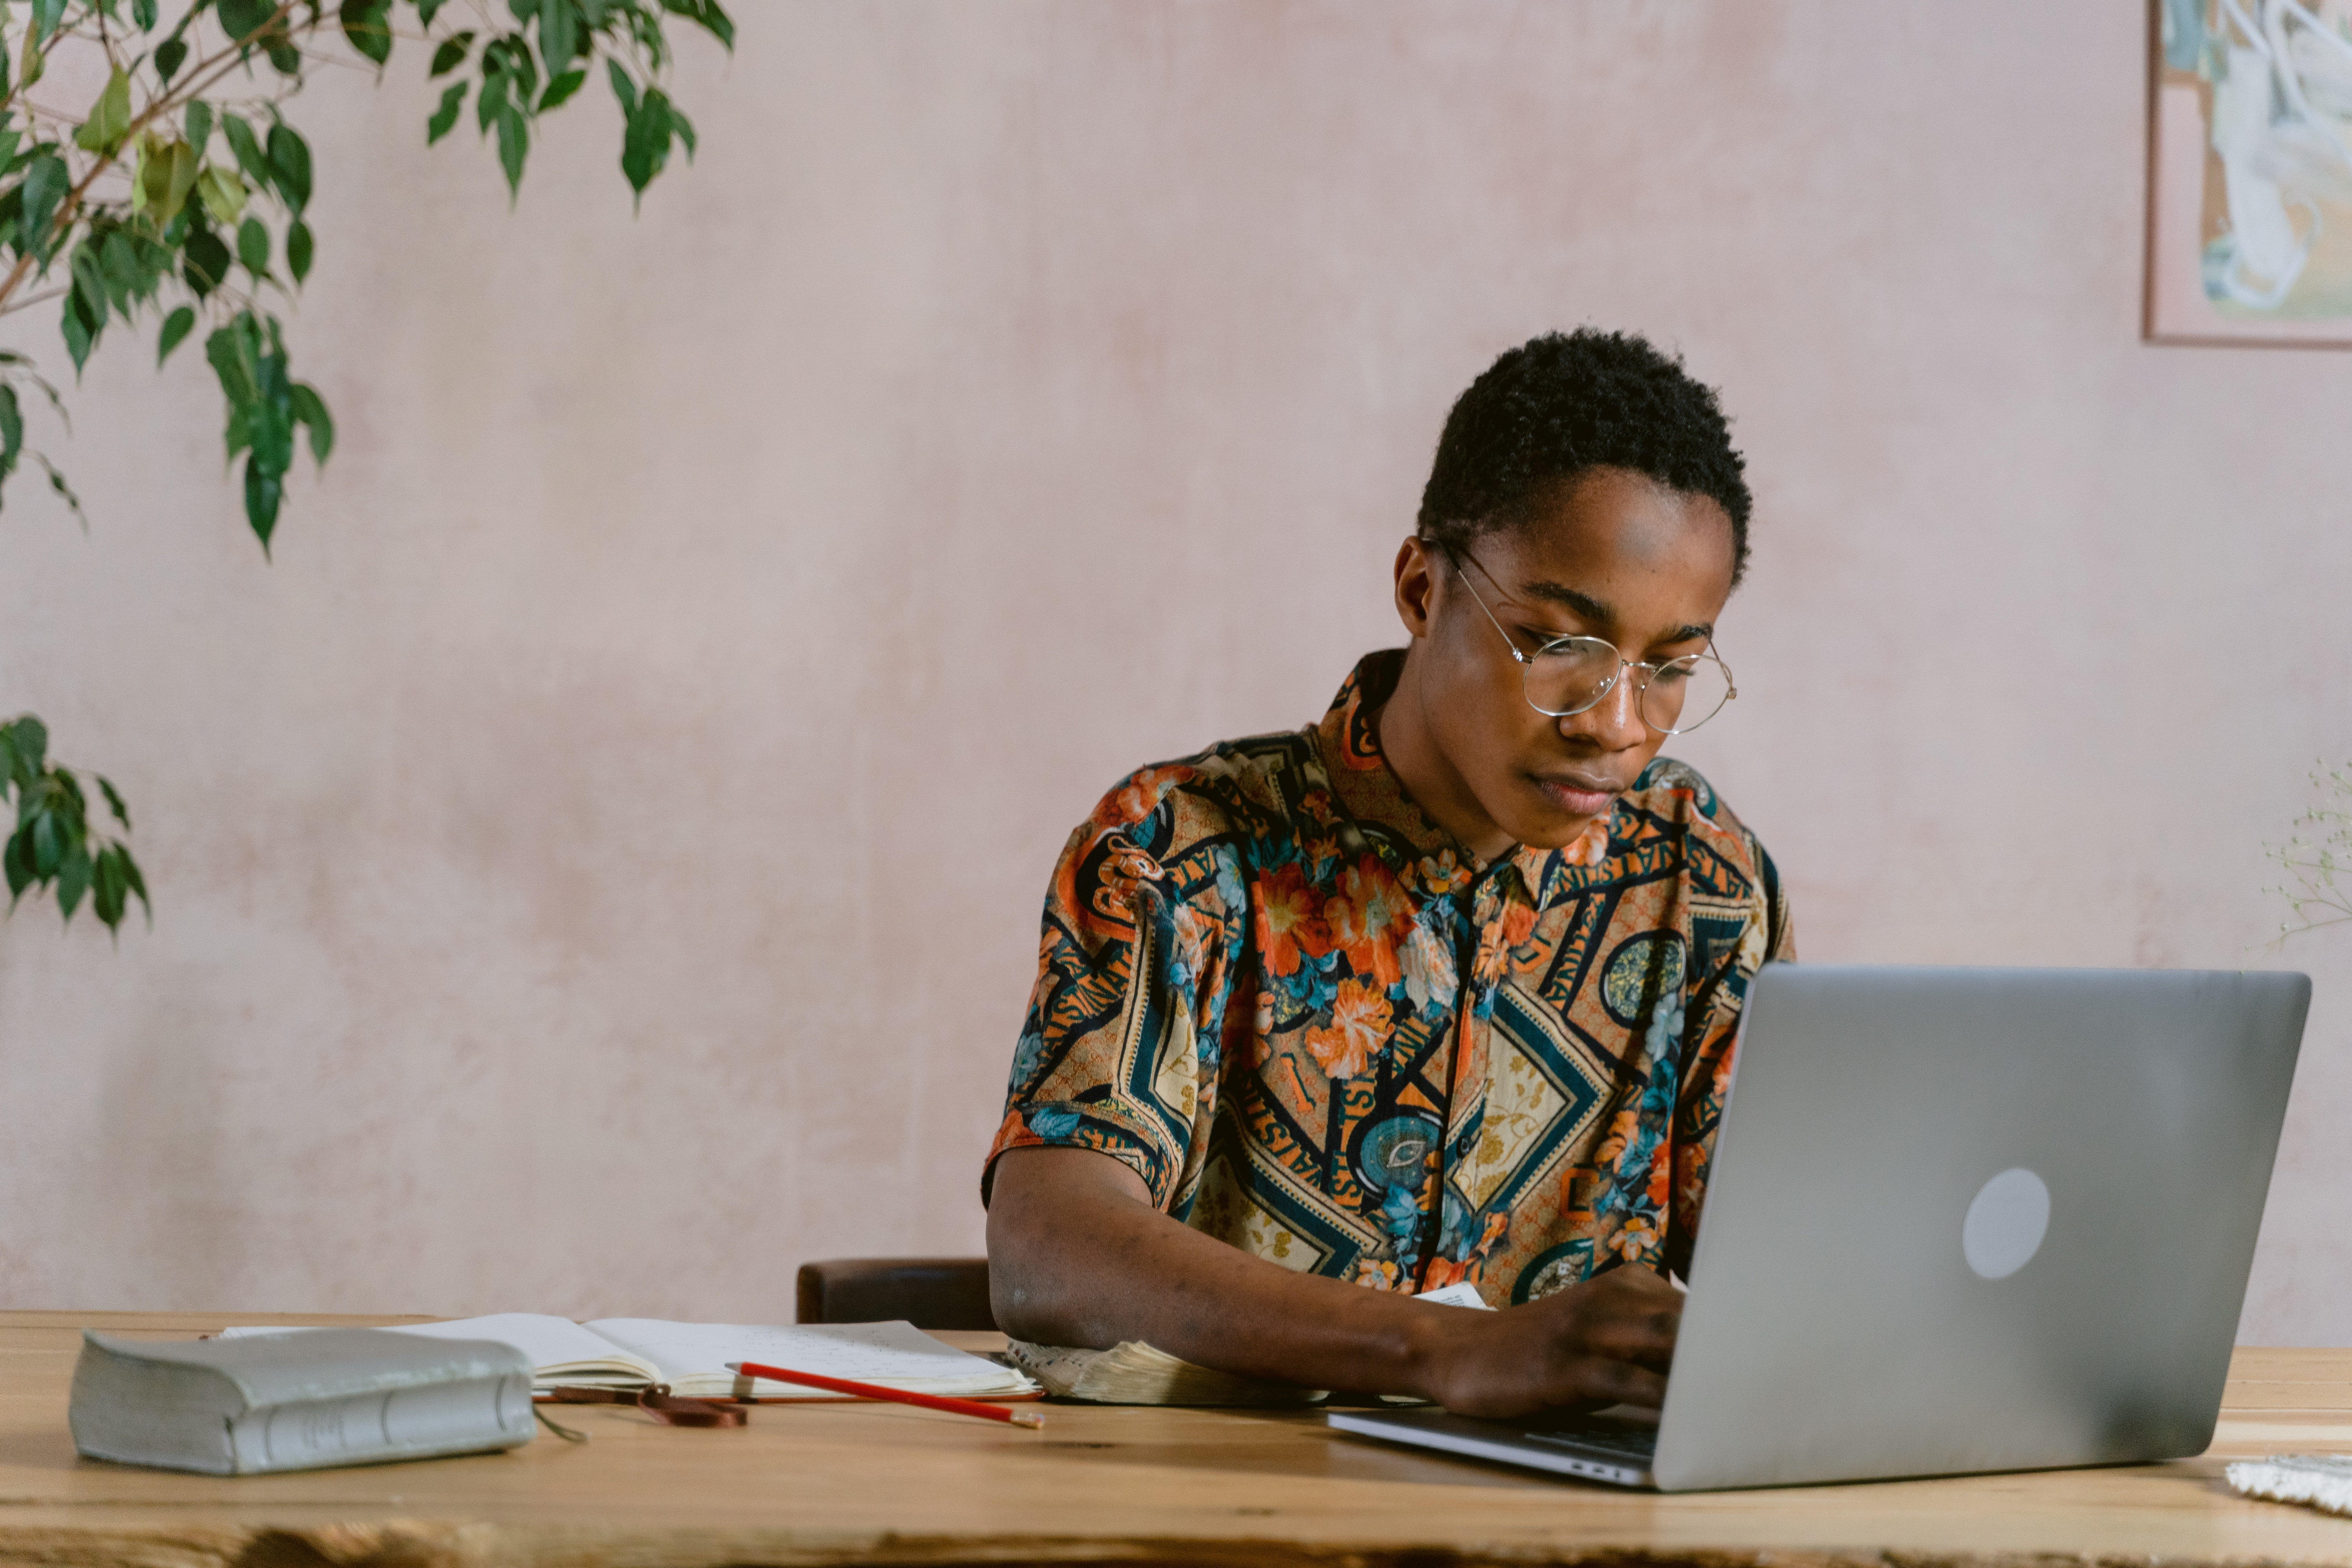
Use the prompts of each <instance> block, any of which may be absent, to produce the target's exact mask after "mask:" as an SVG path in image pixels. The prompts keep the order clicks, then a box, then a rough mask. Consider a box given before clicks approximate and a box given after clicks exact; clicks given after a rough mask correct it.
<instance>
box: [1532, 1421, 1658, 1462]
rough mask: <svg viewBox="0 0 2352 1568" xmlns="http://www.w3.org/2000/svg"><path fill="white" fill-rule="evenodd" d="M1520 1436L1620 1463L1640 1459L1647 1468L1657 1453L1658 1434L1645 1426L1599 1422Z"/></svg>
mask: <svg viewBox="0 0 2352 1568" xmlns="http://www.w3.org/2000/svg"><path fill="white" fill-rule="evenodd" d="M1520 1436H1523V1437H1525V1438H1526V1439H1527V1440H1528V1442H1530V1443H1549V1444H1552V1445H1554V1446H1556V1447H1562V1448H1578V1449H1581V1450H1582V1451H1583V1452H1585V1453H1588V1454H1593V1453H1599V1454H1606V1455H1608V1456H1609V1457H1610V1458H1617V1459H1637V1460H1639V1461H1641V1462H1642V1463H1643V1464H1644V1465H1646V1464H1648V1463H1649V1462H1650V1460H1651V1458H1652V1457H1653V1456H1654V1455H1655V1454H1656V1453H1657V1451H1658V1434H1657V1433H1656V1432H1655V1431H1654V1430H1653V1429H1652V1428H1649V1427H1646V1426H1602V1425H1601V1424H1599V1423H1598V1422H1596V1423H1594V1424H1593V1425H1592V1426H1571V1427H1567V1428H1564V1429H1563V1428H1557V1427H1556V1428H1554V1429H1553V1430H1551V1431H1549V1432H1523V1433H1521V1434H1520Z"/></svg>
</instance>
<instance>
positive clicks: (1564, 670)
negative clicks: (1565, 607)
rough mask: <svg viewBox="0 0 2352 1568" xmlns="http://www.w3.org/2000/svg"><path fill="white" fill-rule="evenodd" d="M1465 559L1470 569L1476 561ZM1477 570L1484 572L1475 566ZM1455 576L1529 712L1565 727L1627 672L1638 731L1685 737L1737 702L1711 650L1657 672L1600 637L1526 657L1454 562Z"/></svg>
mask: <svg viewBox="0 0 2352 1568" xmlns="http://www.w3.org/2000/svg"><path fill="white" fill-rule="evenodd" d="M1466 553H1467V552H1465V554H1466ZM1449 558H1450V557H1449ZM1470 559H1471V561H1472V562H1473V563H1475V562H1476V557H1475V556H1472V557H1470ZM1478 570H1479V571H1481V572H1485V571H1486V567H1485V566H1483V565H1481V566H1479V567H1478ZM1454 574H1455V575H1456V576H1458V577H1460V578H1461V579H1462V585H1463V586H1464V587H1465V588H1468V589H1469V590H1470V596H1471V597H1472V598H1474V599H1476V600H1477V601H1478V607H1479V608H1480V609H1481V610H1486V619H1487V621H1488V622H1489V623H1490V624H1491V625H1492V626H1494V628H1495V631H1496V635H1498V636H1499V637H1502V639H1503V646H1504V647H1507V648H1509V649H1510V650H1511V658H1512V659H1513V660H1514V661H1516V662H1517V665H1518V667H1519V679H1520V681H1521V683H1522V684H1523V686H1524V687H1525V689H1526V692H1527V699H1528V707H1530V708H1532V709H1534V710H1536V711H1537V712H1538V713H1541V714H1543V715H1544V716H1545V717H1547V718H1551V719H1566V718H1570V717H1571V716H1573V715H1575V714H1578V713H1581V712H1583V711H1585V710H1587V709H1590V708H1592V707H1595V706H1597V705H1598V704H1599V703H1600V701H1601V699H1602V698H1604V697H1606V696H1608V695H1609V694H1610V693H1611V692H1612V691H1613V690H1615V689H1617V681H1618V679H1619V678H1620V677H1621V676H1622V675H1623V674H1624V672H1625V671H1627V670H1629V669H1630V670H1632V671H1633V674H1634V679H1635V680H1636V681H1637V682H1638V683H1639V684H1638V685H1636V686H1635V688H1634V696H1635V699H1636V700H1635V710H1636V711H1638V712H1639V713H1640V714H1641V715H1642V722H1643V723H1644V724H1647V725H1648V726H1649V727H1650V728H1651V729H1653V730H1655V731H1657V732H1658V733H1659V734H1661V735H1687V734H1689V733H1690V732H1691V731H1693V730H1696V729H1697V728H1698V727H1699V726H1700V725H1701V724H1704V723H1706V721H1708V720H1709V719H1712V718H1714V717H1715V716H1716V715H1717V713H1720V712H1722V711H1723V705H1724V704H1725V703H1727V702H1728V701H1730V700H1732V699H1733V698H1735V697H1737V696H1738V695H1739V688H1738V686H1736V685H1734V684H1733V682H1732V679H1731V667H1730V666H1729V665H1727V664H1726V663H1724V662H1723V660H1721V659H1719V658H1716V657H1715V649H1714V647H1712V646H1711V645H1710V646H1709V647H1707V648H1706V651H1705V652H1702V653H1693V654H1685V655H1684V656H1683V657H1682V658H1670V659H1667V660H1666V661H1664V663H1662V664H1653V663H1650V662H1648V661H1646V660H1643V659H1633V658H1626V657H1625V656H1624V655H1622V654H1621V653H1619V652H1618V651H1617V645H1616V644H1615V643H1612V642H1611V641H1609V640H1608V639H1607V638H1606V637H1553V638H1552V639H1550V640H1549V642H1547V643H1545V644H1544V645H1543V647H1539V648H1538V649H1536V651H1535V652H1533V653H1528V652H1527V651H1525V650H1524V649H1522V648H1521V647H1519V644H1518V639H1517V638H1516V637H1512V636H1511V634H1510V633H1508V632H1507V631H1505V630H1503V623H1502V622H1500V621H1498V620H1496V619H1495V612H1494V611H1493V610H1491V609H1487V608H1486V599H1485V598H1484V597H1482V596H1481V595H1479V592H1478V590H1477V588H1476V587H1475V585H1474V584H1472V583H1471V581H1470V574H1468V573H1467V572H1465V571H1463V570H1462V563H1461V561H1459V560H1455V561H1454ZM1490 575H1491V574H1490Z"/></svg>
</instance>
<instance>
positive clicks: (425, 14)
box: [416, 0, 447, 27]
mask: <svg viewBox="0 0 2352 1568" xmlns="http://www.w3.org/2000/svg"><path fill="white" fill-rule="evenodd" d="M446 3H447V0H416V25H417V26H420V27H429V26H432V25H433V14H434V13H435V12H436V11H438V10H440V9H441V7H442V6H443V5H445V4H446Z"/></svg>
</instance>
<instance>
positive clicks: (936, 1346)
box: [588, 1318, 1037, 1399]
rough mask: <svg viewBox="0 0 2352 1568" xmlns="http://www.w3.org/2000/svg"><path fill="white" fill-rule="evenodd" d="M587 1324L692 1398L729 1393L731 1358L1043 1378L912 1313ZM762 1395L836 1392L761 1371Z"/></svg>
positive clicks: (885, 1378)
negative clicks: (900, 1317)
mask: <svg viewBox="0 0 2352 1568" xmlns="http://www.w3.org/2000/svg"><path fill="white" fill-rule="evenodd" d="M588 1327H589V1328H590V1329H591V1330H593V1331H594V1332H596V1333H598V1334H601V1335H603V1336H604V1338H605V1339H608V1340H610V1341H612V1342H613V1343H614V1344H615V1345H618V1346H620V1347H621V1348H622V1349H623V1350H625V1351H627V1352H631V1353H632V1354H635V1355H637V1356H640V1357H643V1358H644V1359H645V1360H646V1362H648V1363H651V1364H652V1365H653V1366H655V1367H656V1368H657V1369H659V1371H660V1373H661V1377H662V1381H663V1382H665V1383H667V1384H669V1385H670V1387H671V1388H672V1389H673V1390H674V1391H676V1392H677V1394H682V1395H685V1396H687V1397H688V1398H700V1399H711V1398H725V1397H727V1396H728V1395H730V1394H736V1393H738V1392H739V1390H738V1384H739V1383H740V1381H741V1380H740V1379H739V1378H738V1377H737V1376H736V1374H735V1373H731V1372H730V1371H728V1370H727V1363H729V1362H730V1361H737V1362H740V1361H758V1362H766V1363H768V1364H769V1365H771V1366H781V1367H785V1368H788V1369H790V1370H791V1371H793V1372H814V1373H821V1374H823V1375H824V1376H826V1377H843V1378H849V1379H851V1380H853V1381H855V1382H858V1383H878V1384H884V1385H885V1386H887V1387H890V1388H903V1389H909V1390H912V1391H913V1392H915V1393H918V1394H953V1395H959V1396H961V1397H963V1398H967V1399H971V1398H983V1399H984V1398H988V1397H991V1396H997V1397H1003V1396H1004V1395H1008V1394H1030V1393H1034V1392H1035V1391H1036V1388H1037V1385H1036V1384H1034V1383H1032V1382H1030V1381H1029V1379H1028V1378H1026V1377H1024V1376H1023V1375H1022V1374H1021V1373H1017V1372H1013V1371H1012V1370H1010V1369H1009V1368H1006V1367H1003V1366H999V1365H998V1364H997V1363H994V1362H992V1361H983V1360H982V1358H980V1357H979V1356H976V1355H967V1354H966V1353H965V1352H962V1351H960V1350H958V1349H956V1348H955V1347H954V1346H953V1345H950V1344H948V1343H945V1342H942V1341H940V1340H935V1339H933V1338H932V1337H931V1336H930V1335H929V1334H927V1333H925V1332H923V1331H922V1330H920V1329H919V1328H916V1327H915V1326H914V1325H913V1324H912V1323H903V1322H901V1323H799V1324H794V1325H793V1326H792V1327H790V1328H785V1327H781V1326H762V1325H759V1324H749V1323H673V1322H665V1321H661V1320H659V1319H654V1318H600V1319H598V1320H597V1321H594V1322H592V1323H590V1324H589V1325H588ZM748 1392H749V1393H750V1394H751V1396H752V1397H754V1398H758V1399H828V1398H837V1397H839V1396H838V1395H835V1394H826V1393H825V1392H824V1391H823V1390H821V1389H814V1388H803V1387H800V1386H798V1385H797V1384H786V1383H772V1382H770V1381H769V1380H768V1379H766V1378H758V1379H754V1380H752V1383H751V1388H750V1389H749V1390H748Z"/></svg>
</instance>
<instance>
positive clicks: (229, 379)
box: [205, 310, 261, 451]
mask: <svg viewBox="0 0 2352 1568" xmlns="http://www.w3.org/2000/svg"><path fill="white" fill-rule="evenodd" d="M258 340H259V334H258V333H257V332H256V331H254V325H253V312H252V311H250V310H245V311H240V312H239V313H238V314H237V317H236V320H235V321H231V322H229V324H228V325H227V326H226V327H222V328H219V329H217V330H216V331H214V332H213V334H212V335H211V336H210V337H208V338H206V339H205V359H206V360H208V361H209V362H211V364H212V367H213V374H215V375H216V376H218V377H220V384H221V395H222V396H223V397H225V398H226V399H227V400H228V405H229V407H230V408H232V409H239V408H245V407H247V406H249V405H252V404H253V403H254V402H255V401H256V400H257V399H258V398H259V397H260V396H261V366H260V359H261V353H260V342H259V341H258ZM229 449H230V450H231V451H235V450H236V447H230V448H229Z"/></svg>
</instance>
